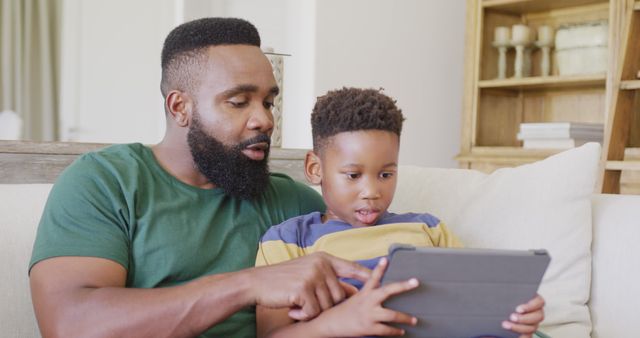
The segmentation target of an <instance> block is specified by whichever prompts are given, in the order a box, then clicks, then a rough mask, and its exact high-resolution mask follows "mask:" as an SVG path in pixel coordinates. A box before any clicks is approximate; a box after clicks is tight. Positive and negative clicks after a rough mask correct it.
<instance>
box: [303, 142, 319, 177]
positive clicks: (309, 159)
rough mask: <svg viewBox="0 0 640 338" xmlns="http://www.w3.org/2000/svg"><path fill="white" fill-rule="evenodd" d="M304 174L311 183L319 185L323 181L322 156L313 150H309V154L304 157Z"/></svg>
mask: <svg viewBox="0 0 640 338" xmlns="http://www.w3.org/2000/svg"><path fill="white" fill-rule="evenodd" d="M304 176H306V177H307V181H309V183H311V184H314V185H319V184H320V183H322V168H321V165H320V156H318V155H317V154H316V153H315V152H313V150H310V151H309V152H307V156H306V157H305V158H304Z"/></svg>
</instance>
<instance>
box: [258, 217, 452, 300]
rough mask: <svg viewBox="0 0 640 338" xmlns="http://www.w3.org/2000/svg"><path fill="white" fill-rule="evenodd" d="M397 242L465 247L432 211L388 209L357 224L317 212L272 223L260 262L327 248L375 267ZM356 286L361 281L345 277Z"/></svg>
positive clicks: (285, 259)
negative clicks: (366, 223) (371, 222)
mask: <svg viewBox="0 0 640 338" xmlns="http://www.w3.org/2000/svg"><path fill="white" fill-rule="evenodd" d="M394 243H401V244H409V245H414V246H429V247H461V246H462V245H461V243H460V242H459V241H458V239H457V238H456V237H455V236H454V235H453V234H452V233H451V232H450V231H449V230H448V229H447V227H446V226H445V225H444V223H442V222H440V220H439V219H438V218H436V217H434V216H432V215H430V214H415V213H407V214H394V213H389V212H386V213H384V214H383V215H382V217H381V218H380V220H378V223H377V224H376V225H373V226H367V227H354V226H351V225H350V224H347V223H345V222H342V221H340V220H329V221H327V222H326V223H322V214H321V213H320V212H313V213H310V214H307V215H302V216H298V217H294V218H291V219H289V220H287V221H284V222H283V223H281V224H279V225H275V226H272V227H271V228H270V229H269V230H267V232H266V233H265V234H264V236H262V239H261V240H260V245H259V249H258V255H257V257H256V266H263V265H271V264H276V263H280V262H283V261H287V260H291V259H294V258H298V257H302V256H306V255H308V254H311V253H314V252H319V251H323V252H326V253H329V254H331V255H334V256H337V257H340V258H343V259H347V260H350V261H355V262H358V263H360V264H362V265H363V266H365V267H367V268H369V269H373V268H374V267H375V265H376V264H377V262H378V260H379V259H380V258H381V257H386V256H387V254H388V250H389V246H390V245H391V244H394ZM345 281H347V282H349V283H351V284H353V285H354V286H356V287H360V286H361V283H360V282H358V281H355V280H345Z"/></svg>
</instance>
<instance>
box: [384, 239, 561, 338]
mask: <svg viewBox="0 0 640 338" xmlns="http://www.w3.org/2000/svg"><path fill="white" fill-rule="evenodd" d="M549 261H550V258H549V255H548V254H547V252H546V251H545V250H530V251H525V250H522V251H516V250H489V249H451V248H422V247H413V246H407V245H398V244H394V245H392V246H391V247H390V248H389V266H388V268H387V271H386V272H385V274H384V276H383V278H382V284H383V285H384V284H388V283H392V282H397V281H405V280H407V279H409V278H412V277H415V278H417V279H418V280H419V281H420V285H419V286H418V287H417V288H416V289H414V290H411V291H409V292H406V293H403V294H400V295H398V296H394V297H392V298H390V299H388V300H387V301H386V302H385V303H384V306H385V307H387V308H390V309H394V310H398V311H402V312H405V313H408V314H411V315H413V316H416V317H417V318H418V324H417V325H416V326H415V327H411V326H402V325H401V327H402V328H404V329H405V331H406V334H405V337H425V338H427V337H428V338H472V337H501V338H511V337H514V338H516V337H518V334H516V333H514V332H511V331H508V330H505V329H503V328H502V322H503V321H504V320H508V318H509V315H510V314H511V313H513V312H515V308H516V306H518V305H519V304H524V303H526V302H528V301H529V300H531V299H532V298H533V297H535V295H536V292H537V290H538V286H539V285H540V281H541V280H542V276H543V275H544V272H545V270H546V269H547V266H548V265H549Z"/></svg>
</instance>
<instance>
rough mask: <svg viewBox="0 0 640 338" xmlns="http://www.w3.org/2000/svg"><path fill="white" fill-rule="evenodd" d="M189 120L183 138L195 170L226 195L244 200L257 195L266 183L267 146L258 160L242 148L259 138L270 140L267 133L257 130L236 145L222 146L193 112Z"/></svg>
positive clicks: (262, 140) (260, 139)
mask: <svg viewBox="0 0 640 338" xmlns="http://www.w3.org/2000/svg"><path fill="white" fill-rule="evenodd" d="M192 122H193V123H192V125H191V127H189V132H188V134H187V142H188V143H189V149H190V150H191V156H192V157H193V161H194V162H195V164H196V167H197V168H198V170H200V172H201V173H202V174H203V175H205V176H206V177H207V178H208V179H209V181H210V182H211V183H213V184H215V185H216V186H217V187H218V188H221V189H222V190H224V192H225V193H227V194H228V195H230V196H233V197H238V198H241V199H245V200H246V199H255V198H256V197H258V196H260V195H261V194H262V193H263V192H264V190H265V189H266V187H267V185H268V184H269V165H268V163H267V159H268V157H269V148H267V149H265V151H264V152H265V154H264V155H265V156H264V159H262V160H260V161H256V160H252V159H250V158H249V157H247V156H246V155H245V154H243V153H242V150H243V149H245V148H246V147H247V146H249V145H251V144H255V143H259V142H266V143H267V144H270V143H271V139H270V138H269V136H268V135H266V134H260V135H258V136H256V137H253V138H251V139H249V140H245V141H242V142H240V143H239V144H237V145H234V146H225V145H224V144H223V143H222V142H220V141H218V140H217V139H216V138H215V137H213V136H209V134H207V133H206V132H205V130H204V128H203V126H202V124H201V123H200V120H199V116H198V114H197V113H196V114H194V115H193V121H192Z"/></svg>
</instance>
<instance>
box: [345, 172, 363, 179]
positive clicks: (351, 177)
mask: <svg viewBox="0 0 640 338" xmlns="http://www.w3.org/2000/svg"><path fill="white" fill-rule="evenodd" d="M346 175H347V178H349V179H350V180H355V179H357V178H358V177H360V174H358V173H347V174H346Z"/></svg>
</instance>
